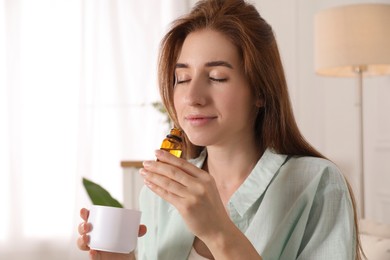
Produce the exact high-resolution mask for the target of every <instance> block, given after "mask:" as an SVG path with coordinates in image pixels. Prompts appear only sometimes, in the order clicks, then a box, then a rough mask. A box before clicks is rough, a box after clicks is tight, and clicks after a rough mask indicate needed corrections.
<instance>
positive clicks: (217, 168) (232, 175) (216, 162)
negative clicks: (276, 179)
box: [206, 139, 264, 188]
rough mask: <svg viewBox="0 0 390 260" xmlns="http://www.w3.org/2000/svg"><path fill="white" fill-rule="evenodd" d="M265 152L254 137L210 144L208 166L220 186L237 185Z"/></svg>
mask: <svg viewBox="0 0 390 260" xmlns="http://www.w3.org/2000/svg"><path fill="white" fill-rule="evenodd" d="M263 152H264V151H262V150H261V149H260V148H259V146H258V145H256V142H255V141H254V140H253V139H248V140H242V139H240V140H238V141H235V142H234V141H232V142H231V143H230V144H229V145H225V146H209V147H207V154H208V156H207V161H206V167H207V170H208V171H209V173H210V174H211V175H212V176H213V177H214V179H215V181H216V183H217V185H218V186H221V187H227V188H228V187H231V186H237V185H240V184H241V183H242V182H243V181H244V180H245V179H246V178H247V177H248V175H249V174H250V173H251V171H252V170H253V168H254V167H255V165H256V163H257V161H258V160H259V158H260V157H261V155H262V154H263Z"/></svg>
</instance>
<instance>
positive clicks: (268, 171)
mask: <svg viewBox="0 0 390 260" xmlns="http://www.w3.org/2000/svg"><path fill="white" fill-rule="evenodd" d="M206 157H207V151H206V149H204V150H203V151H202V152H201V153H200V155H199V157H197V158H195V159H192V160H190V161H191V162H192V163H193V164H194V165H196V166H197V167H199V168H201V167H202V165H203V163H204V161H205V159H206ZM286 159H287V155H284V154H277V153H275V152H274V151H272V149H269V148H268V149H266V150H265V151H264V153H263V155H262V156H261V158H260V160H259V161H258V162H257V164H256V166H255V167H254V168H253V170H252V172H251V173H250V174H249V176H248V177H247V178H246V179H245V181H244V182H243V183H242V184H241V186H240V187H239V188H238V190H237V191H236V192H235V193H234V194H233V195H232V197H231V198H230V200H229V203H228V205H227V206H228V207H229V209H230V207H233V208H234V209H235V210H236V211H237V212H238V214H240V216H241V217H242V216H243V215H244V214H245V213H246V211H247V210H248V209H249V208H250V207H251V206H252V205H253V204H254V203H255V202H256V201H257V200H258V199H259V198H260V196H261V195H263V193H264V192H265V190H266V189H267V187H268V185H269V184H270V183H271V181H272V179H273V177H274V176H275V174H276V173H277V172H278V170H279V169H280V167H281V166H282V165H283V164H284V162H285V161H286Z"/></svg>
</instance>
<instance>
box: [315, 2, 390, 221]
mask: <svg viewBox="0 0 390 260" xmlns="http://www.w3.org/2000/svg"><path fill="white" fill-rule="evenodd" d="M314 30H315V32H314V49H315V51H314V56H315V70H316V73H317V74H319V75H322V76H333V77H357V78H358V84H357V93H358V113H359V129H358V131H359V145H360V146H359V157H360V158H359V171H360V173H359V186H360V187H359V189H360V194H359V197H360V203H361V204H360V208H361V212H360V213H361V217H362V218H364V217H365V201H364V197H365V193H364V127H363V126H364V120H363V76H374V75H385V74H390V4H355V5H346V6H339V7H334V8H330V9H325V10H322V11H320V12H318V13H317V14H316V15H315V24H314Z"/></svg>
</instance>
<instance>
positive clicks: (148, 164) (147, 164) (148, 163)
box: [142, 161, 152, 167]
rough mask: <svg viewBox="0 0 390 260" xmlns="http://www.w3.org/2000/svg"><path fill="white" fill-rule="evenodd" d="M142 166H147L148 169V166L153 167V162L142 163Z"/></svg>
mask: <svg viewBox="0 0 390 260" xmlns="http://www.w3.org/2000/svg"><path fill="white" fill-rule="evenodd" d="M142 165H143V166H145V167H148V166H151V165H152V162H151V161H144V162H143V163H142Z"/></svg>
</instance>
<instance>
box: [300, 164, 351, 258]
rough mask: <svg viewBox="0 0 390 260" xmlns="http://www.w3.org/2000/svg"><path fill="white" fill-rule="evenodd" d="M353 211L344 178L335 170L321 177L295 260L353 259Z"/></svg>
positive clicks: (327, 170)
mask: <svg viewBox="0 0 390 260" xmlns="http://www.w3.org/2000/svg"><path fill="white" fill-rule="evenodd" d="M355 233H356V232H355V226H354V210H353V206H352V202H351V196H350V194H349V190H348V187H347V185H346V182H345V179H344V177H343V176H342V175H341V173H340V172H339V171H338V170H337V168H336V167H328V168H327V169H326V170H325V171H324V173H323V174H322V175H321V180H320V182H319V185H318V186H317V190H316V193H315V197H314V201H313V204H312V207H311V210H310V213H309V217H308V220H307V225H306V228H305V230H304V234H303V237H302V241H301V245H300V248H299V251H298V257H297V259H298V260H309V259H317V260H321V259H332V260H338V259H340V260H345V259H351V260H352V259H354V258H355V246H356V245H355V244H356V243H355V236H356V234H355Z"/></svg>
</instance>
